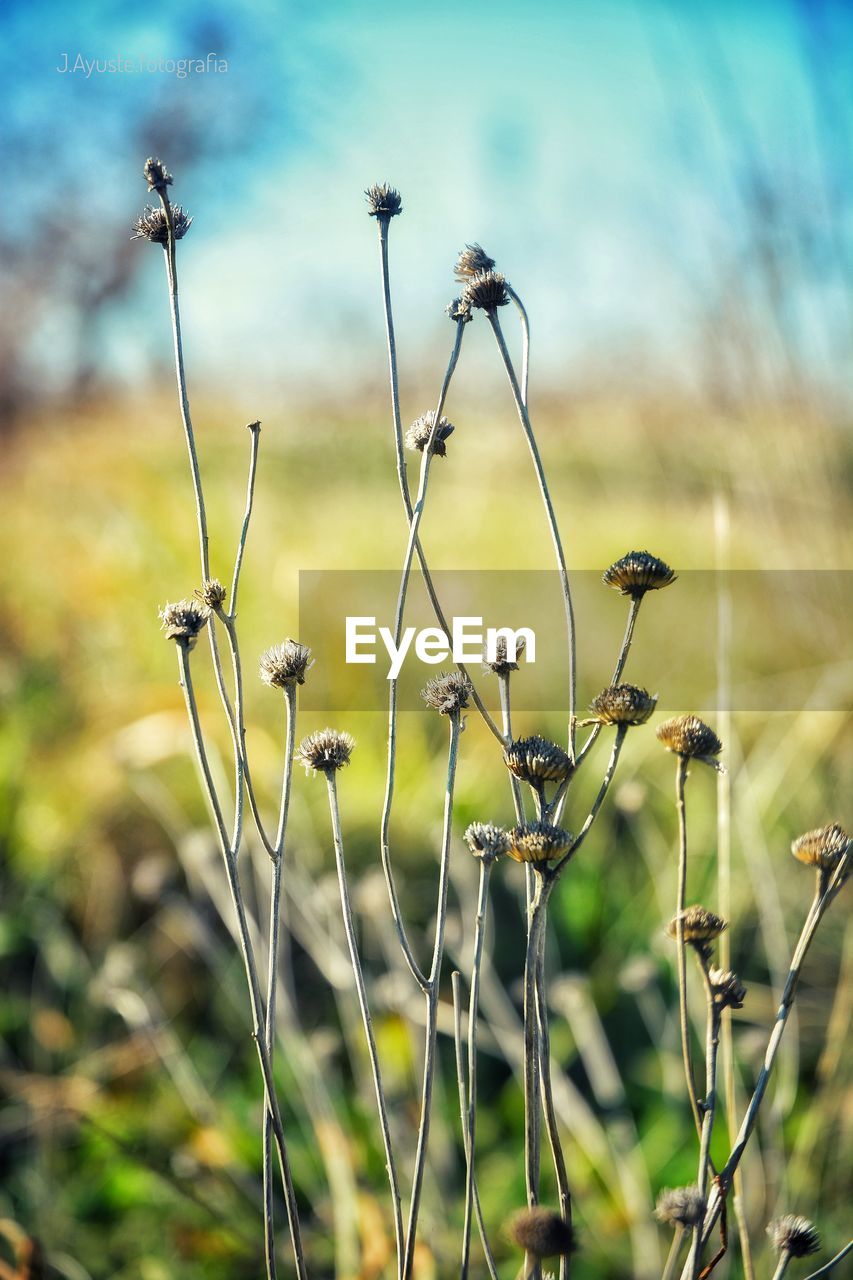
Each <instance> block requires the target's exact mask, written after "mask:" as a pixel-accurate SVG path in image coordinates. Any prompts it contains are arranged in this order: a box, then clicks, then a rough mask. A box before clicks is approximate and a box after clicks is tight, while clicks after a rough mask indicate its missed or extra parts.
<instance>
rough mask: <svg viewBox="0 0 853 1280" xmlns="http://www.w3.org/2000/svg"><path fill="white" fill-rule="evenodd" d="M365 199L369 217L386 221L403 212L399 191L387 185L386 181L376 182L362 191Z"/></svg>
mask: <svg viewBox="0 0 853 1280" xmlns="http://www.w3.org/2000/svg"><path fill="white" fill-rule="evenodd" d="M364 197H365V199H366V200H367V212H368V214H369V215H370V217H371V218H379V219H380V221H385V222H388V221H389V220H390V219H391V218H396V216H397V214H398V213H402V212H403V198H402V196H401V195H400V193H399V191H395V189H394V188H393V187H389V186H388V184H387V182H376V183H374V184H373V186H372V187H368V188H367V190H366V191H365V193H364Z"/></svg>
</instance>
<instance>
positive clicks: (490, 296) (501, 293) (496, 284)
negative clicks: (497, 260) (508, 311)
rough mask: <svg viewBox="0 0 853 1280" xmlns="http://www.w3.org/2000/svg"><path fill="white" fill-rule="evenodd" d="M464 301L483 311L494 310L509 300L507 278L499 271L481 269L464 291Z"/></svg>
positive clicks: (503, 305)
mask: <svg viewBox="0 0 853 1280" xmlns="http://www.w3.org/2000/svg"><path fill="white" fill-rule="evenodd" d="M462 302H463V303H464V304H466V305H467V306H469V307H478V308H480V309H481V310H482V311H494V310H495V309H496V308H497V307H505V306H506V305H507V304H508V302H509V293H508V292H507V287H506V278H505V277H504V276H502V275H501V274H500V272H499V271H481V272H479V273H478V274H477V275H475V276H472V277H471V279H470V280H469V281H468V283H467V284H466V286H465V288H464V290H463V293H462Z"/></svg>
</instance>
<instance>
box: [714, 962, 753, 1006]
mask: <svg viewBox="0 0 853 1280" xmlns="http://www.w3.org/2000/svg"><path fill="white" fill-rule="evenodd" d="M708 981H709V983H710V985H711V994H712V997H713V1000H714V1004H715V1005H717V1007H718V1008H719V1009H742V1008H743V1002H744V1000H745V999H746V987H745V986H744V985H743V983H742V982H741V980H740V978H739V977H738V976H737V974H736V973H733V972H732V971H731V969H726V970H723V969H709V971H708Z"/></svg>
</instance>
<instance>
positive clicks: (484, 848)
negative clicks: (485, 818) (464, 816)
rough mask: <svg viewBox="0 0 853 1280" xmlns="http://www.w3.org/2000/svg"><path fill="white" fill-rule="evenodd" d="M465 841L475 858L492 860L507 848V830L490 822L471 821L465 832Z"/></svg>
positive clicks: (486, 860) (485, 860)
mask: <svg viewBox="0 0 853 1280" xmlns="http://www.w3.org/2000/svg"><path fill="white" fill-rule="evenodd" d="M465 843H466V844H467V846H468V848H469V849H470V850H471V852H472V853H473V855H474V857H475V858H481V859H482V860H483V861H484V862H494V860H495V858H499V857H500V856H501V854H502V853H506V852H507V850H508V849H509V832H507V831H504V829H503V827H496V826H494V824H493V823H491V822H472V823H471V825H470V827H469V828H468V830H467V831H466V832H465Z"/></svg>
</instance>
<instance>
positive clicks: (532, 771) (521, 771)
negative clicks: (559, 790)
mask: <svg viewBox="0 0 853 1280" xmlns="http://www.w3.org/2000/svg"><path fill="white" fill-rule="evenodd" d="M504 764H505V765H506V767H507V768H508V769H509V771H510V773H514V774H515V776H516V778H520V779H521V781H522V782H529V783H531V784H532V785H534V786H535V785H538V784H539V783H542V782H562V781H563V780H564V779H565V778H568V777H569V776H570V774H571V773H572V772H573V770H574V765H573V764H572V762H571V760H570V759H569V757H568V756H567V755H566V753H565V751H564V750H563V748H562V747H558V746H557V744H556V742H549V741H548V739H547V738H540V737H539V736H538V735H536V736H534V737H532V738H519V739H518V740H517V741H515V742H511V743H510V744H509V746H508V747H507V749H506V751H505V752H504Z"/></svg>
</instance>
